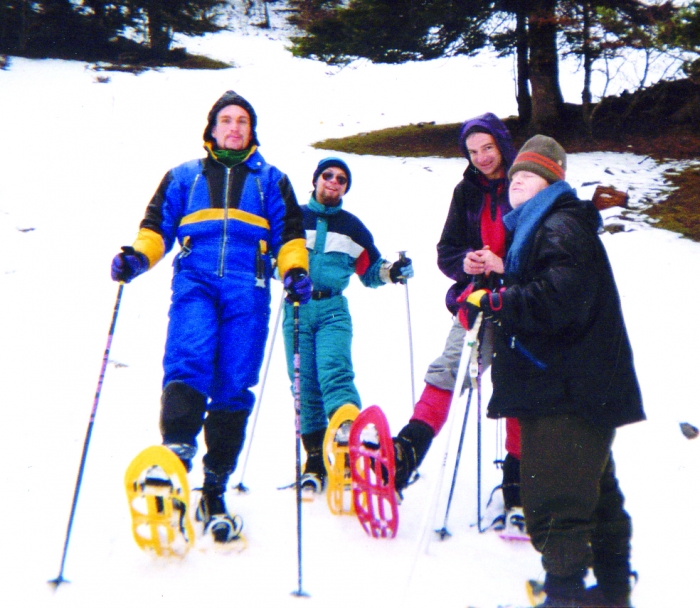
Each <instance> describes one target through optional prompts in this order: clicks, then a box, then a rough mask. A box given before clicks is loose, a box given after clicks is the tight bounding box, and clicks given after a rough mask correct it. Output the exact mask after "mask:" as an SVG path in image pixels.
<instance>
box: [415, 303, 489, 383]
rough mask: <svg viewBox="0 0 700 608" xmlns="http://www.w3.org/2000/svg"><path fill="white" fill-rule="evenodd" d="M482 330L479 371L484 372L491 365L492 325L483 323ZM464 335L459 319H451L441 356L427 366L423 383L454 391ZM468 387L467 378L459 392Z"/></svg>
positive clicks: (465, 332)
mask: <svg viewBox="0 0 700 608" xmlns="http://www.w3.org/2000/svg"><path fill="white" fill-rule="evenodd" d="M482 328H483V331H482V334H481V343H480V344H479V350H480V353H481V370H482V371H484V370H486V369H488V367H489V366H490V365H491V359H492V357H493V325H492V324H491V323H489V322H485V323H484V324H483V325H482ZM466 335H467V331H466V330H465V329H464V327H462V324H461V323H460V322H459V319H458V318H457V317H456V316H455V317H453V318H452V327H451V328H450V333H449V334H448V335H447V341H446V342H445V348H444V349H443V351H442V354H441V355H440V356H439V357H438V358H437V359H435V360H434V361H433V362H432V363H431V364H430V365H429V366H428V371H427V372H426V374H425V382H426V383H427V384H432V385H433V386H436V387H438V388H441V389H443V390H446V391H454V390H455V383H456V382H457V371H458V370H459V362H460V359H461V358H462V350H463V349H464V338H465V336H466ZM468 387H469V378H465V382H464V384H463V385H462V389H461V392H464V390H465V389H466V388H468Z"/></svg>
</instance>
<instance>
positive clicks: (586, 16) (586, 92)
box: [581, 2, 593, 133]
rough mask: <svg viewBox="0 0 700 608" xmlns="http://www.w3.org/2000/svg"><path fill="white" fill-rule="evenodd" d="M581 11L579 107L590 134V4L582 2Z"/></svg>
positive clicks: (591, 98)
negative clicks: (581, 67)
mask: <svg viewBox="0 0 700 608" xmlns="http://www.w3.org/2000/svg"><path fill="white" fill-rule="evenodd" d="M581 9H582V11H583V31H582V32H581V36H582V39H583V44H582V50H583V91H582V92H581V107H582V110H583V121H584V122H585V123H586V126H587V127H588V132H589V133H590V132H591V102H592V101H593V96H592V95H591V73H592V71H593V56H592V55H593V53H592V50H591V10H592V9H591V3H590V2H584V3H583V4H582V6H581Z"/></svg>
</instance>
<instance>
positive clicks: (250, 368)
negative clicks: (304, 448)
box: [134, 148, 308, 412]
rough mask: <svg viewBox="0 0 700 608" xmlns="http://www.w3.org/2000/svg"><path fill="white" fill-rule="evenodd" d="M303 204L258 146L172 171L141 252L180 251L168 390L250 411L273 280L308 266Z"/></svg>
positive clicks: (154, 203)
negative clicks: (186, 390)
mask: <svg viewBox="0 0 700 608" xmlns="http://www.w3.org/2000/svg"><path fill="white" fill-rule="evenodd" d="M303 238H304V232H303V228H302V216H301V209H300V207H299V205H298V203H297V200H296V197H295V195H294V191H293V189H292V186H291V183H290V182H289V179H288V178H287V176H286V175H285V174H283V173H282V172H280V171H279V170H278V169H277V168H276V167H274V166H272V165H270V164H268V163H267V162H265V160H264V159H263V157H262V155H261V154H260V153H259V152H258V151H257V150H256V148H253V150H252V151H251V154H250V155H249V156H248V158H247V159H246V160H245V161H244V162H242V163H240V164H238V165H235V166H234V167H232V168H227V167H226V166H224V165H223V164H221V163H220V162H218V161H216V160H215V159H214V158H213V157H212V156H211V155H209V156H208V157H207V158H205V159H198V160H193V161H190V162H187V163H184V164H182V165H180V166H178V167H175V168H174V169H172V170H170V171H169V172H168V173H167V174H166V175H165V177H164V178H163V180H162V182H161V184H160V186H159V188H158V190H157V192H156V194H155V195H154V197H153V199H152V200H151V202H150V204H149V205H148V208H147V210H146V215H145V218H144V220H143V221H142V222H141V230H140V231H139V235H138V237H137V239H136V241H135V243H134V248H135V249H136V250H137V251H140V252H142V253H144V254H145V255H146V257H148V259H149V263H150V266H151V267H152V266H153V265H154V264H155V263H156V262H157V261H158V260H159V259H161V258H162V257H163V256H164V255H165V254H167V253H168V252H169V251H170V250H171V249H172V247H173V245H174V243H175V240H177V241H178V242H179V243H180V246H181V250H180V252H179V254H178V255H177V257H176V258H175V261H174V263H173V266H174V275H173V280H172V303H171V306H170V313H169V316H170V322H169V325H168V335H167V341H166V346H165V357H164V360H163V367H164V378H163V386H164V387H165V386H167V385H168V384H170V383H172V382H181V383H184V384H186V385H187V386H189V387H191V388H193V389H195V390H197V391H199V392H200V393H202V394H203V395H205V396H206V397H207V398H208V399H207V406H206V409H207V410H208V411H230V412H233V411H239V410H244V411H250V410H251V409H252V407H253V403H254V394H253V393H252V391H251V390H250V388H251V387H253V386H255V385H256V384H257V383H258V376H259V371H260V367H261V365H262V361H263V356H264V348H265V342H266V339H267V333H268V321H269V317H270V289H269V281H270V278H271V276H272V272H273V258H274V259H276V263H277V266H278V268H279V273H280V276H284V274H285V273H286V272H287V270H289V269H290V268H293V267H298V268H303V269H307V268H308V257H307V253H306V249H305V246H304V240H303Z"/></svg>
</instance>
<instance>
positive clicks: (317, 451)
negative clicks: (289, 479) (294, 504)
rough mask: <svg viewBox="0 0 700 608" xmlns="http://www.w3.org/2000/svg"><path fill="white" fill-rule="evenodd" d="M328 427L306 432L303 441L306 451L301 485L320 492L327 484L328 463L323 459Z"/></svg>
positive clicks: (302, 437)
mask: <svg viewBox="0 0 700 608" xmlns="http://www.w3.org/2000/svg"><path fill="white" fill-rule="evenodd" d="M325 435H326V429H321V430H318V431H313V432H311V433H305V434H304V435H302V436H301V442H302V443H303V444H304V450H305V451H306V463H305V464H304V473H303V475H302V476H301V487H302V488H308V489H310V490H312V491H313V492H316V493H320V492H322V491H323V488H324V487H325V485H326V476H327V473H326V465H325V463H324V461H323V439H324V437H325Z"/></svg>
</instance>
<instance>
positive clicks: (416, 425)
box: [394, 420, 434, 492]
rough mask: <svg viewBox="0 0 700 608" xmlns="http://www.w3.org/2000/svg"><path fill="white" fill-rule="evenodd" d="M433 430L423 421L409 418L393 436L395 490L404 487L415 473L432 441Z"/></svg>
mask: <svg viewBox="0 0 700 608" xmlns="http://www.w3.org/2000/svg"><path fill="white" fill-rule="evenodd" d="M433 436H434V432H433V429H432V428H430V427H429V426H428V425H427V424H425V423H424V422H420V421H417V420H411V421H410V422H409V423H408V424H407V425H406V426H405V427H403V428H402V429H401V431H400V432H399V434H398V436H397V437H395V438H394V460H395V466H396V471H395V473H394V482H395V484H396V490H397V491H399V492H401V490H403V489H405V488H406V487H407V486H408V485H409V483H410V481H411V477H412V476H413V475H415V474H416V471H417V469H418V467H419V466H420V464H421V463H422V462H423V459H424V458H425V455H426V454H427V453H428V448H430V444H431V443H432V441H433Z"/></svg>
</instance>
